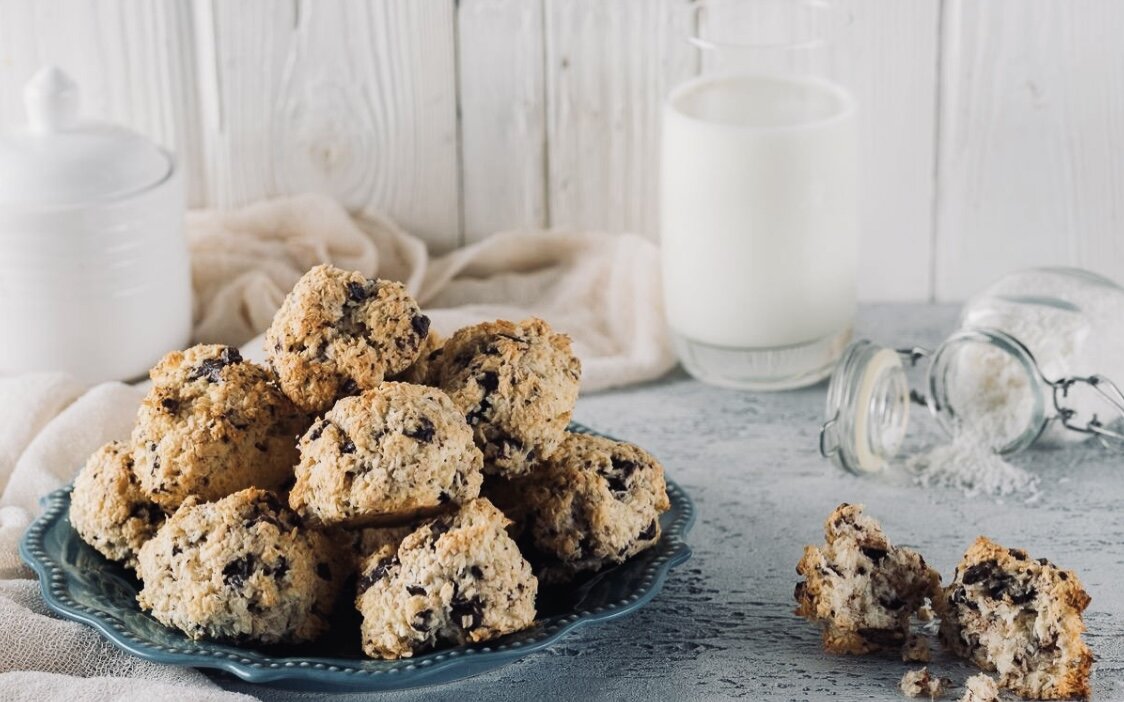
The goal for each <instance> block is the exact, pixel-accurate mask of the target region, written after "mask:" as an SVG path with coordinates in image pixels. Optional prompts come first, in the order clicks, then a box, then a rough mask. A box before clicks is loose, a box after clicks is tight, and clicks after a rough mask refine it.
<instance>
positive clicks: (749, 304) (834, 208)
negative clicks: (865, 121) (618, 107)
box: [660, 0, 858, 390]
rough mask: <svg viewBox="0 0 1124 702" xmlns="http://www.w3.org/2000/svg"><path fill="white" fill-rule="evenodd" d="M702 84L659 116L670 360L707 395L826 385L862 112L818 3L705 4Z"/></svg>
mask: <svg viewBox="0 0 1124 702" xmlns="http://www.w3.org/2000/svg"><path fill="white" fill-rule="evenodd" d="M691 12H692V16H691V20H692V22H691V25H692V32H691V35H690V37H689V40H690V42H691V43H692V44H693V45H694V46H695V47H696V49H697V51H698V54H699V66H700V73H699V76H698V77H696V78H694V79H692V80H689V81H687V82H685V83H683V84H681V85H679V86H677V87H676V88H674V89H673V90H672V92H671V94H670V95H669V96H668V98H667V101H666V102H665V105H664V110H663V132H662V153H661V157H662V163H661V195H660V209H661V212H660V215H661V247H662V252H663V253H662V255H663V282H664V302H665V308H666V312H667V316H668V322H669V324H670V327H671V330H672V335H673V339H674V343H675V345H676V350H677V353H678V354H679V358H680V360H681V361H682V362H683V365H684V366H685V367H686V369H687V370H688V371H689V372H690V373H691V374H692V375H694V376H695V377H697V378H699V379H701V380H703V381H706V382H709V383H713V384H717V385H725V386H732V387H738V388H745V389H751V390H780V389H786V388H795V387H800V386H804V385H809V384H811V383H814V382H816V381H818V380H820V379H822V378H824V377H826V376H827V375H828V374H829V373H830V372H831V369H832V367H833V366H834V364H835V361H836V360H837V359H838V358H839V356H840V354H841V353H842V351H843V349H844V347H846V345H847V342H848V341H850V338H851V327H852V321H853V318H854V313H855V268H856V258H857V229H858V223H857V219H858V214H857V205H858V201H857V187H858V185H857V175H858V174H857V160H858V154H857V152H858V147H857V131H856V103H855V100H854V98H853V97H852V96H851V94H850V92H848V91H847V90H846V89H845V88H844V87H843V86H841V85H840V84H839V83H838V82H836V81H835V80H833V79H832V78H831V77H830V73H831V69H832V68H834V66H833V61H832V59H833V57H832V54H831V51H830V48H831V38H832V34H833V33H834V32H835V31H836V30H838V29H839V27H840V26H842V25H844V24H845V21H843V20H842V18H841V17H840V16H839V15H838V13H837V11H836V9H835V8H834V6H833V3H831V2H827V1H826V0H740V1H733V0H709V1H708V0H703V1H702V2H699V3H697V4H695V5H692V8H691Z"/></svg>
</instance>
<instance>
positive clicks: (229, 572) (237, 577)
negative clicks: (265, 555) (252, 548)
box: [222, 555, 254, 588]
mask: <svg viewBox="0 0 1124 702" xmlns="http://www.w3.org/2000/svg"><path fill="white" fill-rule="evenodd" d="M253 572H254V557H253V556H251V555H246V556H244V557H242V558H236V559H234V560H233V561H231V562H230V563H227V564H226V566H224V567H223V569H222V580H223V582H224V583H226V584H227V585H229V586H230V587H233V588H240V587H242V586H243V585H244V584H245V583H246V581H247V580H248V579H249V578H250V575H251V574H252V573H253Z"/></svg>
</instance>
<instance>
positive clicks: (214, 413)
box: [132, 346, 307, 512]
mask: <svg viewBox="0 0 1124 702" xmlns="http://www.w3.org/2000/svg"><path fill="white" fill-rule="evenodd" d="M150 375H151V377H152V382H153V386H152V389H151V390H150V391H149V393H148V395H147V396H145V398H144V400H143V401H142V402H141V406H140V410H139V411H138V412H137V422H136V425H135V427H134V428H133V434H132V455H133V461H134V465H133V471H134V473H135V474H136V476H137V482H138V483H139V484H140V486H141V489H142V490H143V491H144V492H145V494H146V495H148V496H149V497H150V498H151V499H152V500H153V501H154V502H156V503H157V504H159V505H160V506H161V507H163V508H164V509H165V511H169V512H170V511H172V510H174V509H175V508H176V507H177V506H179V504H180V503H181V502H183V500H184V499H186V498H187V497H188V496H189V495H198V496H199V497H200V498H202V499H204V500H216V499H219V498H221V497H224V496H226V495H229V494H231V493H232V492H235V491H237V490H241V489H243V488H247V487H251V486H253V487H260V488H268V489H276V488H279V487H281V486H282V485H284V484H285V483H286V482H287V481H288V480H290V479H291V478H292V475H293V466H294V465H296V463H297V460H298V458H299V457H298V454H297V448H296V437H297V436H298V435H299V434H300V433H301V432H302V431H304V429H305V427H306V426H307V420H306V418H305V417H304V416H303V415H302V414H301V413H300V412H298V411H297V409H296V408H295V407H294V406H293V403H292V402H290V401H289V399H288V398H287V397H285V395H284V394H283V393H282V392H281V390H280V388H279V387H278V386H277V384H276V380H275V378H274V377H273V376H272V375H271V374H270V373H269V372H268V371H266V370H265V369H264V368H261V367H259V366H257V365H255V364H253V363H250V362H249V361H245V360H243V359H242V356H241V355H240V354H239V353H238V349H236V348H233V347H230V346H194V347H192V348H190V349H187V350H186V351H173V352H172V353H169V354H168V355H167V356H165V357H164V358H163V359H161V361H160V362H159V363H158V364H157V365H156V367H155V368H153V369H152V371H151V373H150Z"/></svg>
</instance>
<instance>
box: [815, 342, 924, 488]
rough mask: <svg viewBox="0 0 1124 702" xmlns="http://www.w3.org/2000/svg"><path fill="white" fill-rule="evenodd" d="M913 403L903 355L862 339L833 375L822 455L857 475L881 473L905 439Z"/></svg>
mask: <svg viewBox="0 0 1124 702" xmlns="http://www.w3.org/2000/svg"><path fill="white" fill-rule="evenodd" d="M909 404H910V394H909V383H908V381H907V379H906V374H905V368H904V366H903V365H902V359H901V355H900V354H899V353H898V352H897V351H895V350H894V349H889V348H885V347H883V346H878V345H877V344H873V343H871V342H870V341H867V340H865V339H864V340H860V341H856V342H855V343H853V344H851V345H850V346H848V347H847V349H846V350H845V351H844V352H843V356H842V357H841V358H840V359H839V363H838V365H837V366H836V368H835V371H834V372H833V373H832V375H831V382H830V383H829V385H828V389H827V407H826V411H825V416H826V421H825V422H824V424H823V426H822V427H820V453H822V454H823V455H824V456H828V457H830V458H831V459H832V460H833V461H835V463H836V464H838V465H839V466H840V467H841V468H844V469H846V470H849V471H851V472H853V473H877V472H879V471H881V470H882V469H884V468H885V467H886V464H887V463H888V462H889V460H890V459H891V458H892V457H893V456H894V455H895V454H896V453H897V452H898V449H899V448H900V447H901V444H902V440H903V439H904V438H905V432H906V428H907V426H908V425H909Z"/></svg>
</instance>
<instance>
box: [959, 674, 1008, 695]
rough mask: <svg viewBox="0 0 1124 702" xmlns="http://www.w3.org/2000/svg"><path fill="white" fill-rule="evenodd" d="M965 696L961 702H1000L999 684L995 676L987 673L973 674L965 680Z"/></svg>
mask: <svg viewBox="0 0 1124 702" xmlns="http://www.w3.org/2000/svg"><path fill="white" fill-rule="evenodd" d="M964 687H966V688H968V689H966V690H965V691H964V696H963V697H961V698H960V702H999V686H998V685H996V684H995V678H993V677H991V676H990V675H987V674H986V673H979V674H977V675H973V676H972V677H970V678H968V679H967V680H965V681H964Z"/></svg>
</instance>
